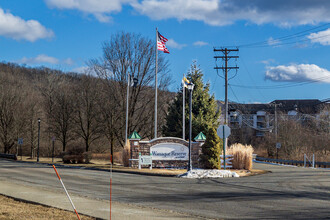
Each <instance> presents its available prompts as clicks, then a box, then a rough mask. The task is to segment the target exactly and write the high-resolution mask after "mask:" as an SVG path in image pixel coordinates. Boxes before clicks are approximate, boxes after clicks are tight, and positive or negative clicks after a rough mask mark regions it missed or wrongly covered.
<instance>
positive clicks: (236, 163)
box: [227, 143, 253, 170]
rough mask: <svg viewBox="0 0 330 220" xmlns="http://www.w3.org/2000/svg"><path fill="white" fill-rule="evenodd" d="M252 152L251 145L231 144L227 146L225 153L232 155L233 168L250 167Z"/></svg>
mask: <svg viewBox="0 0 330 220" xmlns="http://www.w3.org/2000/svg"><path fill="white" fill-rule="evenodd" d="M252 153H253V147H252V146H251V145H243V144H238V143H236V144H233V145H231V146H230V147H229V149H228V151H227V154H228V155H233V160H232V164H233V169H245V170H251V169H252Z"/></svg>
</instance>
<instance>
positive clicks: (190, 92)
mask: <svg viewBox="0 0 330 220" xmlns="http://www.w3.org/2000/svg"><path fill="white" fill-rule="evenodd" d="M187 87H188V90H189V164H188V171H190V170H192V162H191V130H192V127H191V108H192V92H193V90H194V84H193V83H189V84H188V85H187Z"/></svg>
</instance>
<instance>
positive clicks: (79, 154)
mask: <svg viewBox="0 0 330 220" xmlns="http://www.w3.org/2000/svg"><path fill="white" fill-rule="evenodd" d="M91 159H92V154H91V153H90V152H84V148H82V147H79V146H74V147H72V148H70V149H69V150H68V151H67V152H64V153H62V160H63V163H89V162H90V160H91Z"/></svg>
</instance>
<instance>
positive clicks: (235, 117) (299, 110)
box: [219, 99, 330, 136]
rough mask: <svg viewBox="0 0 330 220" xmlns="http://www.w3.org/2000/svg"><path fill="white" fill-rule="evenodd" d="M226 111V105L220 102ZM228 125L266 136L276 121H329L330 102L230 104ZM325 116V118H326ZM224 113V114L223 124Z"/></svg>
mask: <svg viewBox="0 0 330 220" xmlns="http://www.w3.org/2000/svg"><path fill="white" fill-rule="evenodd" d="M219 105H220V108H221V109H222V110H224V104H223V103H222V102H219ZM228 109H229V110H228V125H229V126H230V127H231V128H232V129H237V128H244V127H246V128H252V129H253V130H254V131H255V135H256V136H264V134H265V132H272V131H273V130H274V129H275V126H276V121H277V120H279V118H280V119H283V118H287V119H292V120H297V121H301V122H302V123H304V121H306V120H309V119H316V120H320V118H326V120H328V121H329V110H330V103H329V100H324V101H320V100H318V99H302V100H274V101H272V102H270V103H266V104H240V103H233V102H231V103H229V105H228ZM324 116H325V117H324ZM223 118H224V112H222V119H221V121H222V122H223Z"/></svg>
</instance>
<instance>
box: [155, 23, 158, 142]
mask: <svg viewBox="0 0 330 220" xmlns="http://www.w3.org/2000/svg"><path fill="white" fill-rule="evenodd" d="M157 44H158V28H157V27H156V66H155V135H154V137H155V138H157V68H158V45H157Z"/></svg>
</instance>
